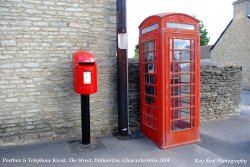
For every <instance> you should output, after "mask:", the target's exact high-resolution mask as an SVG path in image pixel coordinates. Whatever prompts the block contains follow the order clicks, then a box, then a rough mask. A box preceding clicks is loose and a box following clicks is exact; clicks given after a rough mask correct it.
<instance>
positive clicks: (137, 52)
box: [134, 44, 139, 59]
mask: <svg viewBox="0 0 250 167" xmlns="http://www.w3.org/2000/svg"><path fill="white" fill-rule="evenodd" d="M134 58H136V59H139V44H137V45H135V55H134Z"/></svg>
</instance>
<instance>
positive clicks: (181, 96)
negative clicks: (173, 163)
mask: <svg viewBox="0 0 250 167" xmlns="http://www.w3.org/2000/svg"><path fill="white" fill-rule="evenodd" d="M139 30H140V37H139V48H140V97H141V99H140V110H141V131H142V132H143V133H144V134H145V136H147V137H148V138H149V139H151V140H152V141H153V142H154V143H155V144H156V145H157V146H159V147H160V148H170V147H175V146H179V145H184V144H189V143H194V142H197V141H199V140H200V134H199V129H200V123H199V121H200V118H199V117H200V114H199V112H200V47H199V46H200V37H199V21H198V20H197V19H195V18H193V17H191V16H189V15H186V14H181V13H164V14H159V15H153V16H150V17H148V18H146V19H145V20H144V21H143V22H142V23H141V24H140V26H139Z"/></svg>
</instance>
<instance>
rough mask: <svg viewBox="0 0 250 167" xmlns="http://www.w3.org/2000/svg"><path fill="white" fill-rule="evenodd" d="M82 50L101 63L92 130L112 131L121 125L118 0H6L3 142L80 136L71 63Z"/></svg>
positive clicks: (0, 88) (1, 12) (0, 47)
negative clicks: (117, 83) (118, 83)
mask: <svg viewBox="0 0 250 167" xmlns="http://www.w3.org/2000/svg"><path fill="white" fill-rule="evenodd" d="M79 50H86V51H89V52H91V53H93V54H94V55H95V56H96V58H97V63H98V81H99V84H98V85H99V87H98V93H97V94H94V95H91V96H90V103H91V104H90V105H91V111H90V112H91V133H92V135H93V136H95V135H102V134H106V133H109V132H110V131H112V129H113V128H114V127H116V126H117V95H116V94H117V92H116V56H115V52H116V1H115V0H102V1H98V0H67V1H66V0H43V1H41V0H5V1H1V2H0V74H1V75H0V146H4V145H10V144H24V143H31V142H38V141H49V140H54V139H62V138H70V137H78V138H79V137H80V133H81V131H80V125H81V124H80V96H79V95H76V94H75V93H74V92H73V91H72V66H71V55H72V53H73V52H76V51H79Z"/></svg>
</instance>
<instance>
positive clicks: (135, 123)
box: [128, 59, 140, 131]
mask: <svg viewBox="0 0 250 167" xmlns="http://www.w3.org/2000/svg"><path fill="white" fill-rule="evenodd" d="M128 69H129V70H128V81H129V88H128V89H129V90H128V91H129V123H130V128H131V131H133V130H135V129H137V127H139V126H140V112H139V111H140V93H139V92H140V78H139V64H138V60H136V59H129V61H128Z"/></svg>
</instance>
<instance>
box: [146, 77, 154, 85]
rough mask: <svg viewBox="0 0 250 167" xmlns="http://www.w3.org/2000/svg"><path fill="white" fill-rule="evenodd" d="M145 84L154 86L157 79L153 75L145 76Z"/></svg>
mask: <svg viewBox="0 0 250 167" xmlns="http://www.w3.org/2000/svg"><path fill="white" fill-rule="evenodd" d="M145 83H146V84H154V83H155V78H154V76H153V75H146V76H145Z"/></svg>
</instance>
